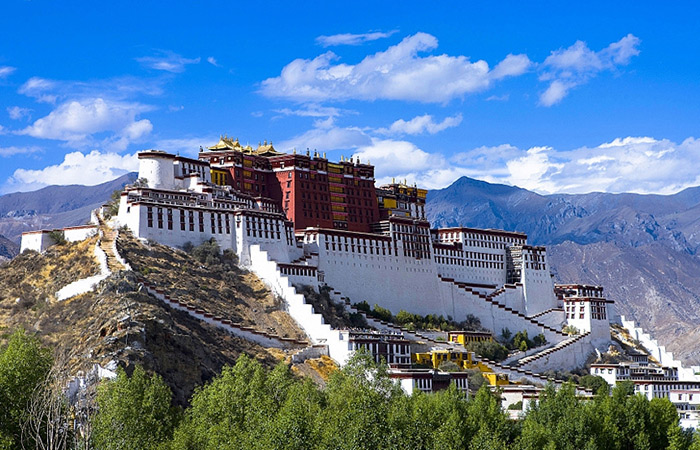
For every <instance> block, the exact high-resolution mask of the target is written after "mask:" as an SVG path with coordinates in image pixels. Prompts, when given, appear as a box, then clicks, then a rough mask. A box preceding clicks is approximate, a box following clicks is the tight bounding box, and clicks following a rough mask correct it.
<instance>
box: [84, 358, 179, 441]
mask: <svg viewBox="0 0 700 450" xmlns="http://www.w3.org/2000/svg"><path fill="white" fill-rule="evenodd" d="M171 401H172V392H171V391H170V388H169V387H168V386H167V385H166V384H165V383H164V382H163V379H162V378H161V377H160V376H158V375H153V376H150V377H149V376H148V375H147V374H146V373H145V372H144V371H143V369H142V368H141V367H139V366H137V367H136V368H135V369H134V372H133V374H132V375H131V377H128V376H127V375H126V373H125V372H124V370H123V369H119V371H118V372H117V378H116V379H114V380H113V381H108V382H105V383H103V384H101V385H100V386H99V389H98V393H97V411H98V413H97V415H96V416H95V418H94V422H93V441H94V444H95V446H96V447H97V448H99V449H103V450H119V449H136V448H139V449H155V448H158V446H159V445H160V444H161V443H163V442H165V441H167V440H168V439H169V438H170V436H171V435H172V432H173V428H174V426H175V422H176V418H177V411H176V410H175V409H174V408H173V407H171V406H170V403H171Z"/></svg>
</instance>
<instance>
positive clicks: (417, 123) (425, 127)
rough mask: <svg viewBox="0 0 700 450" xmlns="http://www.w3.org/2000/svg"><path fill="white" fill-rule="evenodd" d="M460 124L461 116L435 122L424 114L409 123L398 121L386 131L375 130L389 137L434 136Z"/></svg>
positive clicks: (428, 115)
mask: <svg viewBox="0 0 700 450" xmlns="http://www.w3.org/2000/svg"><path fill="white" fill-rule="evenodd" d="M460 123H462V114H457V115H455V116H452V117H446V118H444V119H443V120H442V122H435V121H434V120H433V116H431V115H430V114H425V115H422V116H416V117H414V118H413V119H411V120H409V121H405V120H403V119H399V120H397V121H395V122H394V123H392V124H391V126H390V127H389V128H388V129H386V128H381V129H379V130H377V132H378V133H381V134H389V135H401V134H422V133H426V132H427V133H430V134H435V133H439V132H440V131H442V130H445V129H447V128H452V127H456V126H458V125H459V124H460Z"/></svg>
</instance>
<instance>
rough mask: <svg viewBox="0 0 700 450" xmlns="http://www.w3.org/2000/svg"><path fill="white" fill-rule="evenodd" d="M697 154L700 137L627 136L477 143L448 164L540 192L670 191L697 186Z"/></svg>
mask: <svg viewBox="0 0 700 450" xmlns="http://www.w3.org/2000/svg"><path fill="white" fill-rule="evenodd" d="M698 157H700V140H698V139H695V138H692V137H691V138H688V139H686V140H684V141H683V142H681V143H674V142H672V141H670V140H668V139H660V140H657V139H654V138H651V137H626V138H616V139H614V140H613V141H611V142H606V143H602V144H600V145H598V146H596V147H581V148H577V149H573V150H556V149H554V148H552V147H532V148H529V149H519V148H517V147H514V146H511V145H502V146H498V147H481V148H478V149H474V150H470V151H468V152H464V153H461V154H459V155H455V157H453V158H452V161H451V162H452V164H453V166H454V167H462V168H464V169H467V170H466V172H468V173H474V174H478V175H477V176H476V177H477V178H480V179H483V180H485V181H489V182H498V183H505V184H510V185H515V186H519V187H522V188H525V189H530V190H534V191H536V192H540V193H543V194H548V193H555V192H556V193H571V194H581V193H587V192H596V191H600V192H614V193H620V192H636V193H640V194H650V193H656V194H671V193H674V192H678V191H680V190H682V189H684V188H687V187H690V186H697V185H698V184H700V175H698V174H697V171H696V170H695V169H694V167H695V165H694V161H696V160H697V158H698Z"/></svg>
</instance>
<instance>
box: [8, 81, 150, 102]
mask: <svg viewBox="0 0 700 450" xmlns="http://www.w3.org/2000/svg"><path fill="white" fill-rule="evenodd" d="M163 83H164V78H163V77H160V78H149V79H144V78H135V77H130V76H127V77H115V78H109V79H105V80H92V81H75V80H49V79H46V78H41V77H32V78H30V79H29V80H27V81H26V82H25V83H24V84H23V85H22V86H21V87H20V88H19V90H18V92H19V93H20V94H22V95H26V96H27V97H31V98H34V99H36V100H37V101H39V102H42V103H56V101H58V100H65V99H71V100H79V99H90V98H95V97H101V98H110V99H113V100H125V99H128V98H133V97H134V96H135V95H138V94H144V95H149V96H154V95H161V94H162V93H163V87H162V86H163Z"/></svg>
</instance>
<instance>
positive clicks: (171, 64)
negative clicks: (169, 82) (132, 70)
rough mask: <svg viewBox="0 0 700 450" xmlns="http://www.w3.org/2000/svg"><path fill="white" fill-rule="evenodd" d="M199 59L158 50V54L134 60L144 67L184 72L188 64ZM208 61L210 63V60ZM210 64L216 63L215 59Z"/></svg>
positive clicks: (196, 62)
mask: <svg viewBox="0 0 700 450" xmlns="http://www.w3.org/2000/svg"><path fill="white" fill-rule="evenodd" d="M211 59H213V58H211ZM200 60H201V59H200V58H185V57H184V56H182V55H178V54H177V53H173V52H160V54H158V55H156V56H144V57H141V58H136V61H138V62H140V63H141V64H142V65H144V66H145V67H148V68H150V69H154V70H163V71H166V72H172V73H180V72H184V71H185V68H186V66H187V65H188V64H199V61H200ZM207 61H209V59H207ZM209 62H210V63H212V62H211V61H209ZM212 64H214V65H216V60H214V62H213V63H212Z"/></svg>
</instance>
